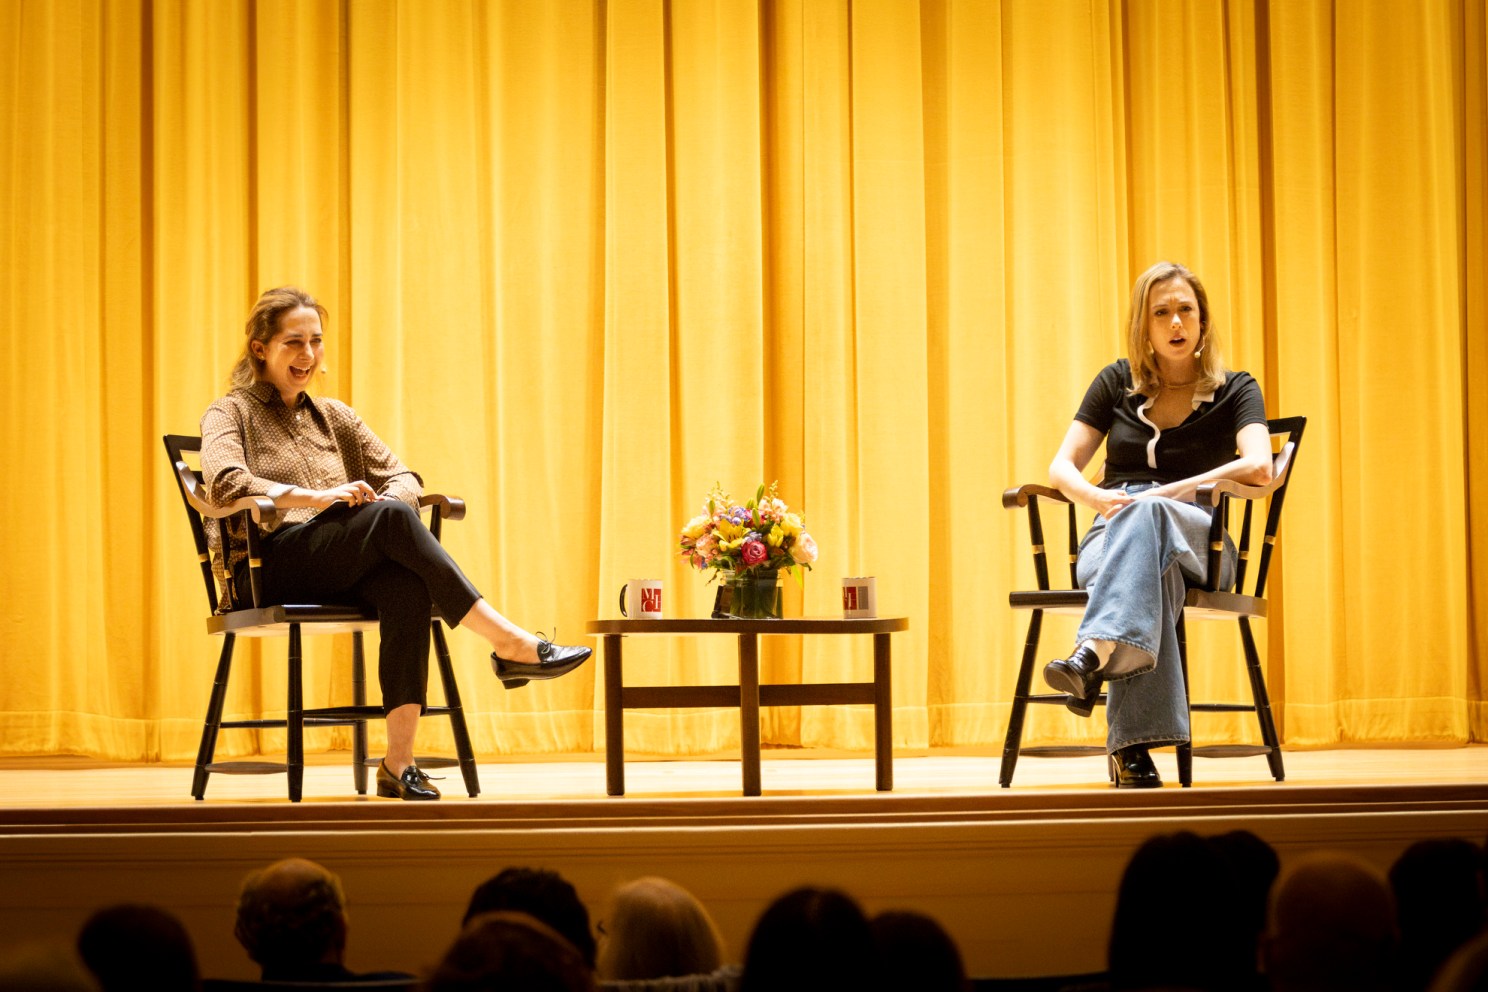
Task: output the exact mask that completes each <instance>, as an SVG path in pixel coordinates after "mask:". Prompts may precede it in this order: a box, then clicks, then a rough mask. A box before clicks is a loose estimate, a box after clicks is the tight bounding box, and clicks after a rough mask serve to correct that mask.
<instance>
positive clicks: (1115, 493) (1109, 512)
mask: <svg viewBox="0 0 1488 992" xmlns="http://www.w3.org/2000/svg"><path fill="white" fill-rule="evenodd" d="M1135 500H1136V497H1134V496H1128V495H1127V494H1126V490H1125V489H1097V490H1096V496H1095V498H1094V499H1093V500H1092V501H1091V505H1092V506H1094V507H1095V512H1096V513H1099V514H1100V515H1101V516H1103V517H1105V518H1106V519H1107V520H1110V519H1111V518H1112V517H1114V516H1115V515H1116V514H1117V512H1118V511H1119V510H1120V509H1121V508H1122V507H1123V506H1126V505H1127V504H1128V503H1132V502H1134V501H1135Z"/></svg>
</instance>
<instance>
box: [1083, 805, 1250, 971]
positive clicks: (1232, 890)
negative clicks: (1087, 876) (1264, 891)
mask: <svg viewBox="0 0 1488 992" xmlns="http://www.w3.org/2000/svg"><path fill="white" fill-rule="evenodd" d="M1231 846H1233V842H1231ZM1238 876H1239V873H1238V871H1237V870H1236V867H1235V862H1234V860H1233V859H1232V856H1231V854H1230V853H1229V849H1228V848H1227V847H1223V846H1221V845H1216V844H1213V843H1211V842H1210V841H1208V840H1206V839H1204V838H1202V837H1200V836H1199V835H1198V834H1195V833H1192V832H1191V831H1187V830H1183V831H1179V832H1177V833H1171V834H1158V835H1157V836H1154V837H1150V838H1148V839H1147V840H1146V841H1145V842H1143V844H1142V845H1141V846H1140V847H1138V848H1137V850H1136V851H1135V852H1134V853H1133V854H1132V857H1131V860H1130V861H1128V862H1127V865H1126V870H1125V872H1124V873H1123V874H1122V876H1121V884H1120V886H1119V888H1118V889H1117V892H1116V910H1115V914H1114V915H1113V917H1112V920H1111V939H1110V944H1109V947H1108V949H1107V955H1106V961H1107V968H1108V973H1109V979H1110V985H1111V988H1112V989H1116V990H1136V989H1156V988H1181V989H1204V990H1208V992H1243V990H1250V989H1253V988H1254V987H1255V985H1256V967H1255V935H1254V933H1253V932H1252V931H1250V930H1249V929H1248V928H1247V923H1246V920H1245V911H1244V903H1245V899H1246V892H1245V889H1244V886H1242V885H1241V882H1240V880H1239V877H1238Z"/></svg>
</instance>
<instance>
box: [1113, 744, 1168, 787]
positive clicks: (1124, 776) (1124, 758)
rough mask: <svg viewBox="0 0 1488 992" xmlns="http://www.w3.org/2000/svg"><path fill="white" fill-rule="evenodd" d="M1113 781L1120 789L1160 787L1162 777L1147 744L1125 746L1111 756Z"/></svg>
mask: <svg viewBox="0 0 1488 992" xmlns="http://www.w3.org/2000/svg"><path fill="white" fill-rule="evenodd" d="M1110 760H1111V781H1113V782H1114V783H1116V788H1118V789H1160V788H1162V778H1161V777H1160V776H1159V775H1158V774H1157V766H1156V765H1154V764H1153V763H1152V755H1151V753H1150V752H1148V750H1147V746H1146V745H1145V744H1133V745H1132V746H1131V747H1124V748H1121V749H1119V750H1117V751H1116V752H1114V753H1113V754H1111V756H1110Z"/></svg>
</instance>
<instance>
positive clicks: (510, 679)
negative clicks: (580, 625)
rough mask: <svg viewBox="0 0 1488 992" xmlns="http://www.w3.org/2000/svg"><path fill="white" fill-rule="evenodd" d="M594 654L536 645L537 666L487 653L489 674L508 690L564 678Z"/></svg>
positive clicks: (544, 643)
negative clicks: (491, 673) (491, 672)
mask: <svg viewBox="0 0 1488 992" xmlns="http://www.w3.org/2000/svg"><path fill="white" fill-rule="evenodd" d="M593 653H594V652H593V651H591V650H590V649H589V648H586V647H564V646H563V645H560V644H554V643H553V642H552V641H541V640H540V641H538V642H537V664H535V665H526V664H523V663H522V662H519V661H507V660H506V659H505V658H503V657H501V656H500V655H499V654H497V653H496V652H495V651H492V652H491V671H493V672H495V673H496V677H497V678H498V679H500V680H501V684H502V685H504V686H506V687H507V688H508V689H515V688H517V687H518V686H523V685H526V684H527V683H528V682H530V681H531V680H532V679H556V678H557V677H558V676H560V675H567V674H568V673H569V672H571V671H573V670H574V669H575V668H578V667H579V666H580V665H582V664H583V663H584V662H586V661H588V660H589V656H590V655H591V654H593Z"/></svg>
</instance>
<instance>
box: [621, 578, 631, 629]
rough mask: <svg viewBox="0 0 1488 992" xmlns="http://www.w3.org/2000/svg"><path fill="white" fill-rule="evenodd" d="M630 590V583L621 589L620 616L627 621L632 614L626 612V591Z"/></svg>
mask: <svg viewBox="0 0 1488 992" xmlns="http://www.w3.org/2000/svg"><path fill="white" fill-rule="evenodd" d="M629 588H630V583H629V582H627V583H625V585H623V586H621V587H620V615H621V616H622V617H625V618H626V619H627V620H628V619H630V614H629V613H626V612H625V590H627V589H629Z"/></svg>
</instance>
